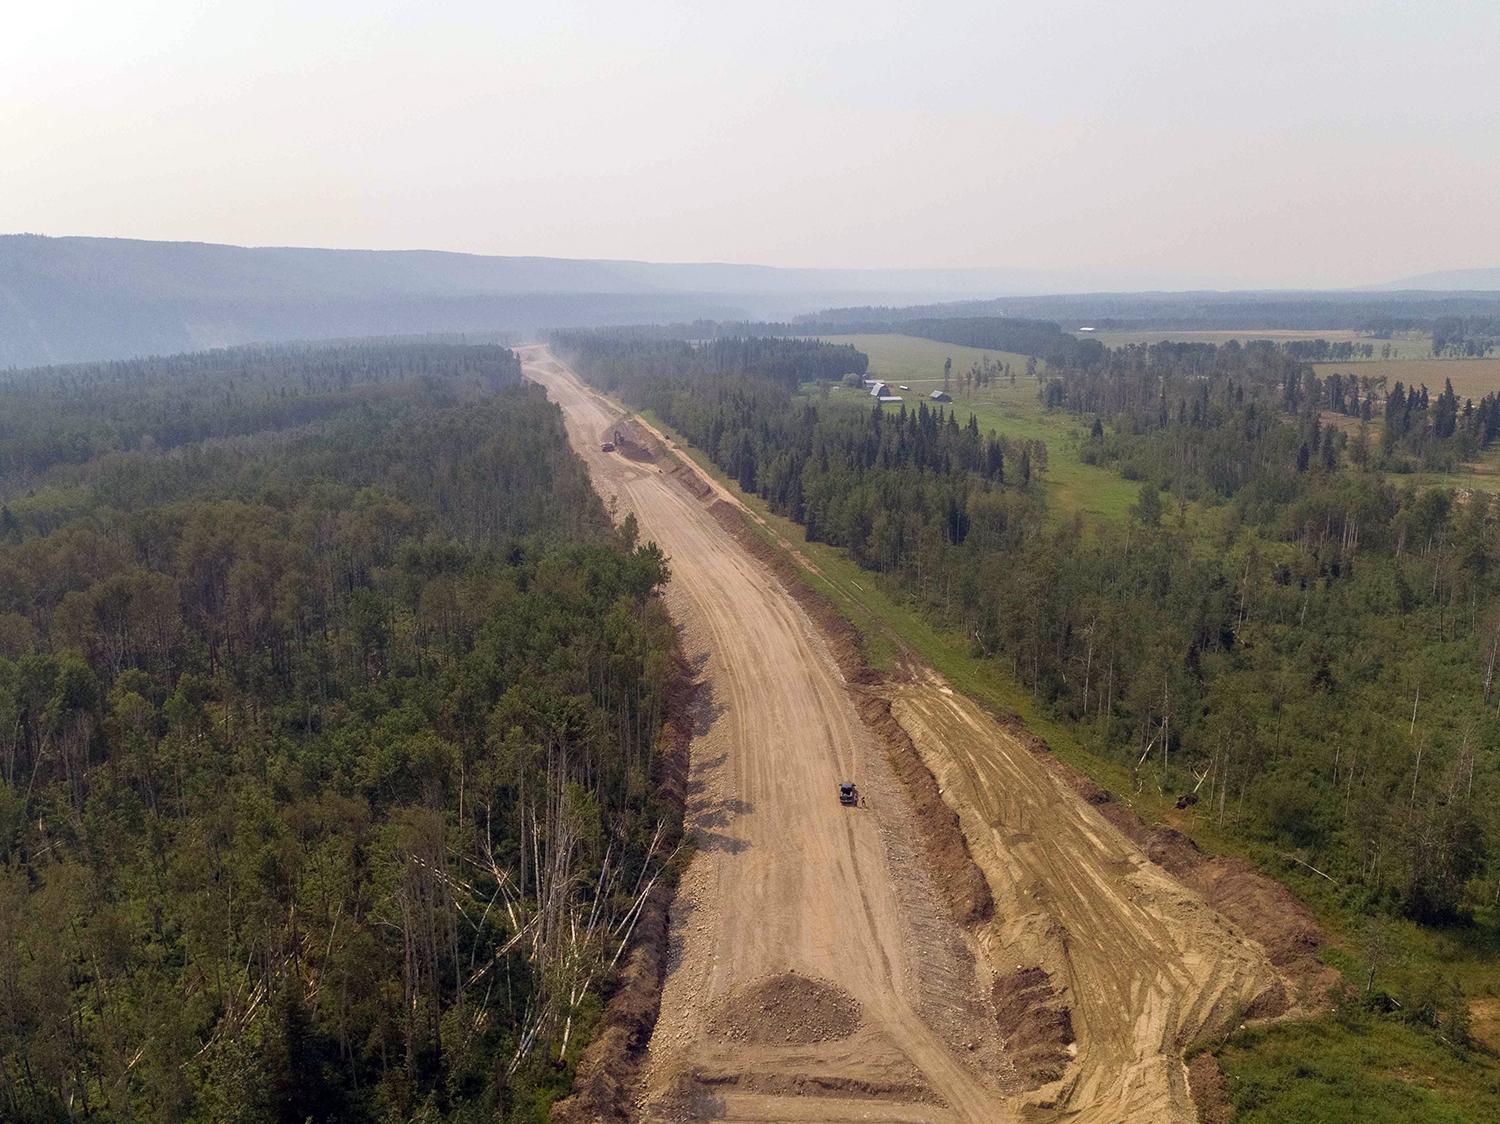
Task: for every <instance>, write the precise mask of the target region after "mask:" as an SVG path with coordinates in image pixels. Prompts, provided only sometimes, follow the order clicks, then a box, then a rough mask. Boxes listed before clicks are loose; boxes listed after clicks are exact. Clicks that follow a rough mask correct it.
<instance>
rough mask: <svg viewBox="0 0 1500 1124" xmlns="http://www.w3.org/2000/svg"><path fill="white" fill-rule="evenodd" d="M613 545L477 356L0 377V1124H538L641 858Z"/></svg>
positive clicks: (652, 556) (463, 350)
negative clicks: (64, 1123)
mask: <svg viewBox="0 0 1500 1124" xmlns="http://www.w3.org/2000/svg"><path fill="white" fill-rule="evenodd" d="M634 537H635V536H634V530H633V524H632V523H630V522H629V521H627V524H626V526H625V527H624V528H622V529H621V530H619V531H616V530H615V529H614V528H613V526H612V524H611V522H610V520H609V518H608V516H607V513H606V512H605V510H604V508H603V506H602V505H601V503H600V501H599V500H598V498H597V497H596V496H595V495H594V493H593V492H592V490H591V488H590V484H589V480H588V477H587V473H586V472H585V470H584V468H583V467H582V464H581V462H579V461H578V460H577V458H576V457H574V456H573V454H572V453H571V452H570V451H569V449H568V447H567V445H566V442H565V439H564V433H563V428H562V420H561V416H560V414H559V412H558V410H557V409H556V407H555V406H553V405H552V404H550V403H548V402H547V400H546V398H545V397H544V396H543V394H542V393H541V392H540V391H539V390H538V389H537V388H534V387H529V386H525V385H522V384H521V382H520V368H519V363H518V362H517V360H516V357H515V356H514V355H513V354H512V353H511V352H509V351H506V350H504V349H502V348H498V347H482V346H472V347H465V346H455V345H442V344H435V343H414V344H397V343H370V344H356V345H349V346H341V347H307V348H259V349H238V350H231V351H221V352H212V353H206V354H201V355H189V356H179V357H173V358H168V359H152V360H143V361H139V362H130V363H117V364H109V365H101V366H92V367H73V368H54V369H42V370H35V371H25V372H14V373H10V374H8V375H5V376H3V377H0V862H3V866H0V1117H3V1118H4V1119H6V1120H13V1121H36V1122H41V1121H55V1120H71V1119H93V1120H101V1121H115V1120H118V1121H125V1120H161V1121H177V1120H185V1121H186V1120H191V1121H215V1122H219V1121H287V1122H293V1121H295V1122H298V1124H301V1122H302V1121H306V1120H344V1119H392V1120H395V1119H399V1120H433V1121H437V1120H452V1121H459V1120H475V1121H478V1120H486V1121H488V1120H496V1119H506V1120H532V1119H540V1118H542V1117H543V1116H544V1113H545V1107H546V1105H547V1104H548V1103H549V1102H550V1100H551V1099H552V1098H553V1097H555V1096H556V1095H557V1094H558V1093H559V1092H561V1091H563V1090H565V1089H566V1088H567V1087H568V1085H569V1082H570V1080H571V1067H572V1064H573V1062H574V1060H575V1059H576V1056H577V1054H578V1051H579V1049H580V1047H581V1044H582V1043H583V1041H584V1040H585V1039H586V1038H587V1037H588V1034H589V1031H590V1027H591V1025H592V1024H593V1022H594V1021H595V1020H596V1019H597V1015H598V1011H599V1008H600V995H601V989H602V985H603V982H604V980H605V978H606V976H607V975H608V972H609V968H610V963H611V960H612V958H613V957H614V956H615V955H616V953H617V950H618V949H619V948H620V947H621V943H622V939H623V938H624V936H625V935H626V933H627V932H628V930H629V929H630V926H631V925H632V923H633V921H634V918H635V916H636V915H637V914H636V909H637V905H638V903H639V902H640V901H641V898H642V893H643V890H644V889H645V888H646V887H647V886H648V885H649V884H650V883H651V880H652V879H654V878H655V877H657V876H658V874H659V871H660V869H661V867H662V863H663V861H664V860H665V858H666V856H665V855H664V854H663V851H664V850H665V847H664V845H663V843H662V838H663V836H662V832H663V824H666V825H667V826H666V828H665V831H666V834H667V835H668V836H670V834H671V830H672V829H671V812H670V809H668V808H665V807H662V806H659V801H658V799H657V797H656V796H655V795H654V792H655V788H654V785H653V770H654V767H655V763H654V760H653V755H654V753H655V752H656V751H655V746H656V734H657V730H658V728H659V726H660V724H661V722H662V718H663V707H664V703H665V697H666V691H667V688H668V685H669V680H670V675H671V667H672V652H671V645H672V632H671V628H670V622H669V620H668V618H667V617H666V614H665V612H664V610H663V609H662V608H661V606H660V605H659V603H658V599H657V598H656V597H655V592H656V591H657V590H658V589H659V588H660V587H661V585H662V584H663V583H664V582H665V580H666V578H667V569H666V565H665V560H664V559H663V557H662V555H661V554H660V552H659V551H658V550H657V549H656V548H655V546H654V545H650V544H647V545H644V546H642V545H637V544H636V543H635V541H634Z"/></svg>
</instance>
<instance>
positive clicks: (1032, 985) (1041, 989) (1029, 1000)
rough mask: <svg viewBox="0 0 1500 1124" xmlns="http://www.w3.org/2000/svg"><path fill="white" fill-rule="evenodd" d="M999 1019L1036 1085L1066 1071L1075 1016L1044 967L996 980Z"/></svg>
mask: <svg viewBox="0 0 1500 1124" xmlns="http://www.w3.org/2000/svg"><path fill="white" fill-rule="evenodd" d="M994 994H995V1019H996V1022H997V1023H998V1024H999V1026H1000V1033H1001V1035H1002V1036H1003V1037H1004V1039H1005V1045H1006V1052H1007V1054H1008V1055H1009V1057H1010V1058H1011V1059H1012V1060H1013V1061H1014V1062H1015V1064H1016V1072H1017V1073H1018V1074H1019V1075H1020V1077H1021V1079H1022V1080H1023V1081H1025V1082H1026V1087H1027V1088H1029V1089H1035V1088H1038V1087H1040V1086H1042V1085H1045V1084H1047V1083H1048V1082H1050V1081H1056V1080H1057V1079H1058V1078H1059V1077H1061V1076H1062V1075H1063V1070H1065V1069H1066V1068H1067V1065H1068V1062H1069V1061H1070V1060H1071V1058H1072V1054H1071V1053H1069V1051H1068V1047H1069V1046H1070V1045H1072V1043H1073V1017H1072V1015H1071V1014H1070V1013H1069V1011H1068V1008H1067V1007H1066V1006H1064V1005H1063V1002H1062V997H1061V996H1059V995H1058V994H1057V991H1056V989H1054V988H1053V986H1052V977H1051V976H1049V975H1048V974H1047V972H1046V971H1045V970H1044V969H1042V968H1022V969H1020V970H1018V971H1015V972H1011V973H1009V974H1008V975H1004V976H1001V977H1000V978H999V979H997V980H996V981H995V989H994Z"/></svg>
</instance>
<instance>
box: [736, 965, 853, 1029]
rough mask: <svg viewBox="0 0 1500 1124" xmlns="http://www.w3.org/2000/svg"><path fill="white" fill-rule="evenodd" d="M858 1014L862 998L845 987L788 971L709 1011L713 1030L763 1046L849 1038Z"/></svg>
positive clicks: (740, 993)
mask: <svg viewBox="0 0 1500 1124" xmlns="http://www.w3.org/2000/svg"><path fill="white" fill-rule="evenodd" d="M859 1019H860V1006H859V1000H857V999H855V998H854V997H853V996H852V995H850V994H849V993H848V992H846V991H844V990H843V989H842V988H840V987H836V986H835V985H833V984H831V983H828V982H826V981H824V980H814V979H809V978H808V977H806V976H800V975H798V974H797V973H796V972H785V973H783V974H782V975H779V976H772V977H770V978H769V979H765V980H761V981H760V982H759V983H755V984H752V985H751V986H750V987H748V988H746V989H745V990H743V991H740V992H737V993H736V994H734V995H731V996H729V998H727V999H725V1000H724V1001H723V1002H722V1003H720V1004H719V1006H718V1007H717V1008H716V1009H715V1010H714V1011H712V1012H710V1014H709V1016H708V1033H709V1036H710V1037H712V1038H718V1039H723V1040H725V1041H729V1042H747V1043H751V1044H753V1045H758V1046H779V1045H797V1046H806V1045H810V1044H811V1043H814V1042H835V1041H837V1040H838V1039H840V1038H848V1037H849V1036H850V1035H851V1034H853V1033H854V1032H855V1031H856V1030H857V1029H859Z"/></svg>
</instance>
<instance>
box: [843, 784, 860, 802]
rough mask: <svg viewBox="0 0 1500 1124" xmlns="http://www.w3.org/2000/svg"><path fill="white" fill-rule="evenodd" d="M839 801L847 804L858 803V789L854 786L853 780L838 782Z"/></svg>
mask: <svg viewBox="0 0 1500 1124" xmlns="http://www.w3.org/2000/svg"><path fill="white" fill-rule="evenodd" d="M839 803H840V804H848V805H854V804H858V803H859V789H857V788H855V787H854V782H853V781H842V782H840V783H839Z"/></svg>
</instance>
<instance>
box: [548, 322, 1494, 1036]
mask: <svg viewBox="0 0 1500 1124" xmlns="http://www.w3.org/2000/svg"><path fill="white" fill-rule="evenodd" d="M555 342H556V344H557V346H558V347H559V348H560V349H561V350H562V351H563V352H564V353H565V354H566V355H567V356H568V357H569V358H570V359H571V360H572V361H573V362H574V363H575V364H577V366H578V368H579V369H580V370H581V371H582V372H583V373H584V374H585V375H586V376H587V377H589V378H590V379H592V380H593V381H595V382H596V383H598V384H599V385H601V386H605V387H607V388H610V389H612V390H614V391H615V392H617V393H619V394H620V395H622V396H623V397H624V398H625V399H626V400H627V401H628V402H630V403H631V404H633V405H635V406H637V407H640V408H646V409H650V410H652V411H654V412H655V413H656V414H657V415H658V416H659V417H661V418H662V419H663V420H664V421H666V422H667V423H668V424H670V425H671V426H672V427H673V428H675V429H676V430H677V431H678V432H680V433H681V434H683V435H684V436H685V437H686V438H687V439H688V440H690V441H691V442H692V443H693V444H694V445H697V446H699V447H701V448H702V450H703V451H704V452H705V454H706V455H707V456H709V457H710V458H711V459H712V460H713V461H714V462H715V463H716V464H718V465H719V466H720V467H721V468H723V469H724V471H725V472H727V473H728V474H730V475H731V476H733V477H735V478H736V479H738V480H739V482H740V483H741V484H742V485H743V486H745V487H747V488H750V489H752V490H754V491H756V492H758V493H759V494H760V495H761V496H763V497H764V498H765V499H766V500H767V502H768V503H769V504H770V506H771V507H772V509H773V510H775V511H776V512H778V513H780V514H784V515H787V516H789V517H791V518H793V519H795V520H797V521H799V522H801V523H803V524H804V525H805V527H806V529H807V532H808V535H809V537H810V538H812V539H815V540H820V541H825V542H829V543H832V544H835V545H838V546H842V547H845V548H847V549H848V551H849V552H850V553H851V554H852V555H853V556H854V557H855V558H856V559H857V560H858V561H859V562H860V563H861V564H863V565H864V566H866V567H868V568H870V569H873V570H877V571H880V572H882V573H883V574H886V575H888V576H889V577H890V579H891V580H892V581H894V582H896V583H898V584H899V585H900V586H901V587H902V588H904V589H905V590H907V591H908V592H909V594H910V595H911V596H912V597H914V598H916V599H917V600H918V601H920V603H922V604H923V605H925V606H926V607H927V608H928V609H929V610H930V611H931V613H932V614H934V616H935V617H937V618H938V619H939V620H941V621H942V622H944V623H945V624H947V625H949V626H951V627H952V628H954V629H957V630H961V631H962V633H963V634H964V635H966V636H968V637H969V638H970V640H971V643H972V645H973V648H974V650H975V651H976V652H977V653H980V654H984V655H988V656H990V657H993V658H994V659H996V660H998V661H1002V662H1003V663H1004V665H1005V666H1006V668H1007V670H1008V671H1010V672H1011V673H1013V674H1014V675H1015V676H1016V677H1017V678H1019V679H1020V680H1021V682H1023V683H1024V684H1025V685H1026V686H1027V687H1028V688H1029V689H1030V690H1031V691H1032V692H1034V694H1035V695H1036V696H1037V698H1038V699H1039V700H1041V701H1042V702H1043V703H1044V704H1045V705H1046V706H1048V707H1050V708H1051V709H1052V711H1053V712H1055V713H1056V714H1057V715H1059V716H1060V717H1063V718H1065V719H1068V720H1071V721H1072V722H1074V723H1075V724H1076V725H1077V728H1078V729H1079V730H1080V732H1081V734H1082V735H1083V736H1084V737H1085V739H1086V740H1088V741H1090V742H1091V743H1092V744H1094V745H1095V746H1096V747H1098V748H1099V750H1100V751H1101V752H1104V753H1107V754H1109V755H1111V756H1114V757H1115V758H1117V759H1118V760H1120V761H1122V762H1124V763H1126V764H1128V765H1129V766H1130V767H1131V768H1132V769H1133V770H1134V771H1135V776H1136V779H1137V783H1138V784H1141V785H1151V786H1153V787H1155V788H1159V789H1160V790H1162V791H1163V792H1167V793H1180V794H1182V795H1183V797H1184V802H1185V803H1188V804H1190V805H1191V804H1196V805H1198V814H1200V815H1203V816H1208V817H1211V820H1212V822H1213V823H1214V824H1215V825H1216V826H1217V827H1218V828H1219V829H1221V830H1223V831H1226V832H1230V833H1234V834H1238V835H1240V836H1243V837H1244V838H1246V839H1251V840H1257V841H1262V842H1264V843H1268V844H1270V845H1272V846H1273V847H1276V848H1280V849H1282V850H1284V851H1285V852H1287V853H1290V854H1295V855H1296V856H1298V857H1299V858H1300V860H1301V861H1304V862H1306V863H1309V864H1311V865H1313V866H1315V867H1317V868H1318V869H1319V870H1321V871H1323V872H1325V873H1326V874H1328V875H1329V876H1330V877H1331V878H1333V879H1336V880H1337V884H1338V886H1339V887H1340V889H1339V894H1340V895H1341V896H1342V899H1343V900H1344V902H1345V903H1346V904H1347V905H1348V906H1349V907H1350V908H1351V909H1353V910H1354V911H1356V912H1357V913H1362V914H1370V915H1375V916H1379V915H1391V916H1402V915H1404V916H1406V917H1410V918H1412V919H1415V920H1418V921H1420V922H1423V923H1426V924H1432V925H1459V926H1464V925H1476V924H1478V925H1491V926H1492V925H1493V924H1494V918H1495V916H1496V914H1495V911H1494V902H1495V897H1496V894H1497V892H1500V877H1497V875H1500V870H1497V867H1496V859H1497V857H1500V851H1497V844H1500V818H1497V809H1496V803H1495V795H1496V790H1495V786H1496V779H1497V778H1496V765H1497V760H1496V757H1495V755H1494V752H1493V749H1492V748H1491V747H1492V746H1493V745H1494V744H1495V742H1496V735H1497V734H1500V722H1497V713H1496V703H1497V701H1500V700H1497V698H1496V691H1495V683H1494V672H1495V666H1496V654H1497V652H1500V539H1497V535H1496V524H1497V517H1500V512H1497V511H1496V510H1495V509H1494V507H1493V506H1492V504H1491V501H1490V500H1489V497H1487V496H1486V495H1484V494H1483V493H1474V494H1462V495H1458V494H1455V493H1453V492H1451V491H1445V490H1441V489H1426V490H1420V491H1418V490H1414V489H1411V488H1402V487H1399V486H1397V485H1395V484H1393V483H1391V482H1390V478H1389V477H1388V475H1387V474H1386V473H1384V472H1381V471H1378V470H1377V468H1378V465H1377V462H1378V461H1379V459H1380V457H1381V456H1382V452H1381V442H1379V441H1375V442H1367V444H1368V446H1369V447H1368V448H1367V449H1366V454H1367V455H1360V454H1358V453H1357V452H1356V451H1355V450H1357V448H1358V445H1359V442H1360V440H1361V435H1360V434H1359V433H1358V432H1356V434H1355V436H1354V437H1353V438H1352V439H1351V438H1350V437H1349V436H1348V435H1347V434H1346V433H1344V432H1343V431H1341V430H1336V429H1328V428H1324V427H1322V426H1321V424H1320V421H1319V412H1320V409H1321V408H1323V407H1325V406H1326V404H1327V395H1328V388H1327V386H1326V383H1325V382H1323V381H1321V380H1318V379H1316V378H1314V377H1313V375H1312V371H1311V368H1309V367H1307V366H1306V365H1305V364H1304V363H1303V362H1302V361H1301V360H1300V359H1299V358H1298V357H1297V356H1295V355H1293V354H1290V353H1289V352H1288V350H1287V349H1285V348H1281V347H1277V346H1275V345H1272V344H1266V345H1257V346H1249V347H1241V346H1239V345H1226V346H1223V347H1215V346H1213V345H1157V346H1152V347H1138V348H1125V349H1114V350H1110V351H1108V352H1107V353H1105V354H1104V355H1102V356H1101V357H1099V358H1098V360H1097V361H1095V362H1092V363H1091V364H1090V365H1088V366H1081V367H1077V368H1057V369H1053V370H1052V371H1051V373H1050V375H1049V376H1048V377H1047V378H1046V379H1045V380H1044V381H1042V382H1041V385H1040V393H1041V394H1042V395H1043V396H1044V398H1045V399H1046V401H1047V402H1048V403H1049V404H1050V406H1051V407H1052V408H1055V409H1058V410H1073V411H1076V412H1077V413H1078V414H1079V415H1080V418H1081V419H1082V421H1083V425H1082V426H1081V427H1080V428H1081V429H1082V430H1083V432H1084V433H1086V434H1091V435H1090V436H1088V437H1087V438H1086V439H1085V440H1086V447H1085V448H1084V450H1083V452H1084V455H1085V456H1088V457H1092V458H1094V459H1095V460H1096V462H1097V463H1109V464H1114V465H1116V466H1117V467H1118V468H1119V470H1120V471H1121V472H1123V473H1125V474H1126V475H1127V476H1130V477H1133V478H1135V479H1139V480H1141V481H1142V486H1141V491H1140V498H1139V503H1138V505H1137V507H1136V509H1135V511H1134V513H1133V516H1132V518H1131V519H1130V520H1129V521H1128V523H1127V524H1126V525H1124V526H1120V527H1109V526H1087V527H1086V526H1084V525H1083V524H1081V523H1080V522H1078V521H1077V520H1067V519H1062V518H1059V517H1056V516H1054V515H1053V514H1052V513H1050V512H1049V511H1048V510H1047V509H1046V505H1045V503H1044V501H1043V499H1042V497H1041V495H1040V491H1039V490H1038V489H1037V488H1035V487H1034V486H1031V484H1032V477H1033V473H1034V471H1035V469H1034V468H1032V467H1031V466H1027V467H1026V468H1023V467H1022V466H1021V465H1020V464H1018V463H1016V461H1017V460H1019V458H1017V457H1016V456H1015V453H1016V451H1017V450H1016V446H1015V445H1014V444H1012V443H1010V442H1007V440H1006V438H1005V437H1004V436H1003V435H1002V434H997V433H980V432H979V431H978V427H977V426H976V425H975V424H974V423H973V422H972V420H966V419H964V418H961V417H957V416H955V414H954V412H953V411H951V410H945V409H944V408H942V407H938V408H936V409H929V408H928V405H927V404H926V403H922V404H920V405H919V406H918V408H917V409H915V410H908V409H906V408H905V406H901V407H900V408H899V409H895V410H893V409H891V408H889V407H881V406H878V405H875V404H870V405H868V406H866V405H862V404H848V403H841V402H837V401H834V400H833V399H830V398H827V397H823V396H819V395H818V394H815V393H806V392H805V391H804V392H803V393H794V392H793V391H792V390H791V389H790V388H788V387H787V386H785V385H782V384H778V383H774V382H771V381H769V380H764V379H758V378H756V377H754V376H746V375H741V376H736V377H730V376H724V375H709V374H698V375H697V376H695V377H692V378H681V377H677V376H675V375H672V374H663V373H662V371H661V369H660V368H655V367H654V366H653V364H651V363H650V362H648V361H646V359H645V358H644V356H643V355H642V351H641V349H642V347H643V346H645V345H643V344H641V343H640V341H633V342H632V343H631V344H630V345H629V347H628V348H626V347H624V346H623V345H621V344H619V343H617V342H612V341H611V340H610V339H609V338H608V337H605V336H599V335H593V336H577V335H568V334H564V335H560V336H559V337H558V338H557V339H556V341H555ZM627 356H628V361H625V359H626V357H627ZM1435 401H1436V400H1433V402H1434V403H1435ZM1409 402H1410V398H1409V396H1408V397H1406V398H1404V399H1403V405H1402V408H1403V409H1405V408H1407V405H1406V404H1407V403H1409ZM1451 405H1452V404H1451V403H1450V406H1451ZM1419 406H1420V403H1419ZM1422 410H1423V411H1425V415H1431V414H1435V413H1436V412H1437V407H1436V406H1435V405H1434V404H1432V403H1429V405H1428V406H1426V407H1422ZM1444 410H1445V411H1448V410H1449V407H1444ZM1425 415H1424V416H1423V418H1422V419H1421V420H1420V421H1418V422H1414V423H1413V425H1414V426H1416V427H1417V428H1421V429H1423V430H1426V431H1433V430H1436V429H1437V428H1438V426H1437V421H1436V419H1435V418H1428V417H1426V416H1425ZM1443 416H1445V417H1449V416H1451V411H1449V412H1448V413H1445V414H1444V415H1443ZM1461 416H1462V412H1461ZM1477 416H1478V412H1477V411H1475V412H1473V413H1472V414H1470V415H1469V418H1470V420H1467V421H1460V422H1459V423H1458V425H1457V426H1456V427H1455V430H1454V432H1453V433H1451V434H1448V435H1446V436H1441V437H1440V436H1438V435H1437V433H1436V432H1429V434H1428V439H1429V440H1431V441H1434V442H1444V441H1446V442H1453V441H1457V440H1459V439H1460V437H1459V434H1460V433H1461V432H1462V431H1463V430H1464V426H1467V425H1474V426H1477V425H1478V424H1479V423H1478V422H1477V421H1474V420H1472V419H1473V418H1477ZM1444 424H1446V423H1444ZM1476 439H1478V438H1476ZM1404 440H1405V438H1399V439H1398V443H1397V445H1396V446H1395V447H1393V448H1391V449H1389V450H1387V452H1388V455H1389V456H1390V457H1392V458H1394V457H1396V456H1398V455H1400V454H1401V449H1402V445H1401V444H1400V442H1401V441H1404ZM1021 451H1023V452H1024V451H1026V450H1025V449H1024V447H1023V448H1022V450H1021ZM1037 451H1040V450H1037ZM1192 501H1197V502H1198V506H1199V507H1202V508H1204V509H1206V510H1212V511H1213V513H1214V515H1215V518H1214V519H1212V520H1206V521H1202V522H1200V521H1198V520H1196V519H1193V518H1190V511H1189V505H1190V503H1191V502H1192ZM1454 1032H1455V1033H1457V1029H1455V1030H1454Z"/></svg>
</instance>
